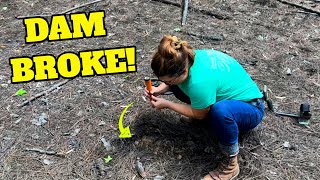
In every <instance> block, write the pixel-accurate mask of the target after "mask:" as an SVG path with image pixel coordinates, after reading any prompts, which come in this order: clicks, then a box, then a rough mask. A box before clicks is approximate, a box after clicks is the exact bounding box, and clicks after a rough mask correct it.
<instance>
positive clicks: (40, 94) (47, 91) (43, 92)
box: [17, 79, 70, 107]
mask: <svg viewBox="0 0 320 180" xmlns="http://www.w3.org/2000/svg"><path fill="white" fill-rule="evenodd" d="M68 81H70V79H66V80H63V81H61V82H59V83H57V84H55V85H54V86H52V87H51V88H49V89H47V90H45V91H42V92H40V93H38V94H36V95H35V96H34V97H31V98H30V99H28V100H26V101H24V102H22V103H21V104H18V105H17V106H18V107H22V106H25V105H26V104H28V103H30V102H31V101H33V100H35V99H37V98H39V97H41V96H43V95H45V94H47V93H49V92H51V91H53V90H55V89H56V88H58V87H59V86H62V85H64V84H66V83H67V82H68Z"/></svg>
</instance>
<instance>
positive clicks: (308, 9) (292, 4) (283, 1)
mask: <svg viewBox="0 0 320 180" xmlns="http://www.w3.org/2000/svg"><path fill="white" fill-rule="evenodd" d="M277 1H279V2H281V3H283V4H287V5H290V6H294V7H297V8H300V9H303V10H305V11H307V12H311V13H316V14H318V15H320V12H319V11H317V10H315V9H311V8H308V7H305V6H302V5H299V4H296V3H292V2H288V1H286V0H277Z"/></svg>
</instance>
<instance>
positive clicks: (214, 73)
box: [178, 50, 262, 109]
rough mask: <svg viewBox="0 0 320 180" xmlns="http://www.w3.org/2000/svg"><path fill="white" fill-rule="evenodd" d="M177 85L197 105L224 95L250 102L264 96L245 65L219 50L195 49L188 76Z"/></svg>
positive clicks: (209, 103) (207, 105) (213, 100)
mask: <svg viewBox="0 0 320 180" xmlns="http://www.w3.org/2000/svg"><path fill="white" fill-rule="evenodd" d="M178 86H179V87H180V89H181V90H182V91H183V92H184V93H185V94H186V95H188V96H189V97H190V100H191V106H192V107H193V108H195V109H204V108H207V107H209V106H210V105H212V104H214V103H215V102H218V101H221V100H225V99H233V100H241V101H245V102H247V101H250V100H252V99H255V98H261V97H262V93H261V92H260V90H259V88H258V86H257V84H256V83H255V82H254V81H253V80H252V79H251V77H250V76H249V74H248V73H247V72H246V71H245V70H244V68H243V67H242V66H241V65H240V64H239V63H238V62H237V61H236V60H235V59H234V58H232V57H231V56H229V55H227V54H225V53H222V52H219V51H216V50H195V60H194V63H193V65H192V66H191V67H190V70H189V76H188V78H187V79H186V80H185V81H183V82H182V83H181V84H179V85H178Z"/></svg>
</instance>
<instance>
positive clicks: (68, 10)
mask: <svg viewBox="0 0 320 180" xmlns="http://www.w3.org/2000/svg"><path fill="white" fill-rule="evenodd" d="M101 1H103V0H96V1H92V2H88V3H85V4H82V5H79V6H76V7H73V8H70V9H67V10H65V11H63V12H62V13H60V14H66V13H68V12H70V11H73V10H75V9H78V8H81V7H84V6H88V5H91V4H94V3H98V2H101ZM37 16H39V17H49V16H53V14H38V15H28V16H18V17H16V18H17V19H24V18H30V17H37Z"/></svg>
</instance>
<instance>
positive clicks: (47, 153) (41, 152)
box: [25, 148, 64, 157]
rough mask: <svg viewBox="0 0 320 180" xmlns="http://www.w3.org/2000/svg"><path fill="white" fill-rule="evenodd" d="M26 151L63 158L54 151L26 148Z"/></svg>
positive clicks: (62, 155)
mask: <svg viewBox="0 0 320 180" xmlns="http://www.w3.org/2000/svg"><path fill="white" fill-rule="evenodd" d="M25 150H26V151H33V152H37V153H40V154H46V155H55V156H59V157H64V154H63V153H57V152H55V151H46V150H42V149H38V148H26V149H25Z"/></svg>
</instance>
